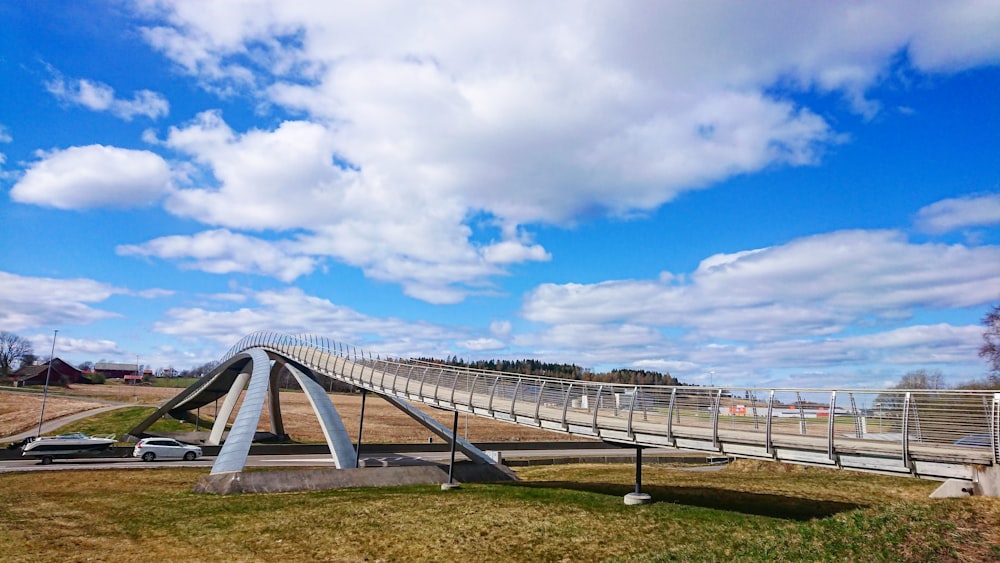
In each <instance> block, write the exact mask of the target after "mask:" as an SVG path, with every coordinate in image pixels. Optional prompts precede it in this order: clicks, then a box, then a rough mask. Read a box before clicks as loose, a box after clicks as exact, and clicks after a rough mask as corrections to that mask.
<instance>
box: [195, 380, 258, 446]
mask: <svg viewBox="0 0 1000 563" xmlns="http://www.w3.org/2000/svg"><path fill="white" fill-rule="evenodd" d="M247 381H250V372H246V371H244V372H242V373H240V374H239V375H238V376H236V380H235V381H233V385H232V386H231V387H230V388H229V393H227V394H226V400H225V401H223V402H222V410H221V411H218V412H216V413H215V423H214V424H213V425H212V432H211V434H209V436H208V441H207V442H205V443H206V444H208V445H210V446H218V445H219V444H220V443H221V442H222V433H223V432H225V431H226V424H228V423H229V417H230V416H231V415H232V414H233V408H235V407H236V401H237V400H239V398H240V393H242V392H243V388H244V387H246V384H247Z"/></svg>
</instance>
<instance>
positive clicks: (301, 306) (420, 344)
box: [153, 288, 468, 357]
mask: <svg viewBox="0 0 1000 563" xmlns="http://www.w3.org/2000/svg"><path fill="white" fill-rule="evenodd" d="M249 297H250V302H251V303H250V304H248V305H246V306H241V307H239V308H238V309H225V308H224V306H223V304H222V303H219V304H217V306H216V307H214V308H212V309H206V308H203V307H191V308H184V307H177V308H173V309H171V310H169V311H167V313H166V316H165V318H164V319H163V320H160V321H157V322H155V323H154V324H153V330H154V331H155V332H158V333H161V334H169V335H174V336H177V337H178V338H180V339H182V340H190V341H192V342H202V343H203V342H205V341H210V342H215V343H218V344H219V345H220V346H231V345H232V344H235V343H236V342H237V341H238V340H239V339H240V338H242V337H243V336H245V335H247V334H249V333H251V332H253V331H256V330H275V331H281V332H286V333H289V334H303V333H309V334H322V335H324V336H325V337H328V338H331V339H333V340H335V341H337V342H340V343H341V344H348V345H364V346H365V348H366V349H370V351H371V352H372V353H373V354H374V353H381V354H391V355H394V356H405V357H409V356H421V355H423V356H428V355H433V356H437V355H440V354H441V351H442V350H443V349H447V348H448V346H449V345H450V343H451V342H453V341H455V340H458V339H467V338H468V335H466V334H463V333H461V332H457V331H455V330H453V329H449V328H446V327H442V326H439V325H434V324H430V323H424V322H407V321H403V320H400V319H395V318H376V317H370V316H367V315H364V314H361V313H359V312H357V311H356V310H354V309H352V308H350V307H345V306H342V305H336V304H334V303H331V302H330V301H328V300H326V299H323V298H320V297H315V296H311V295H307V294H306V293H305V292H303V291H302V290H300V289H298V288H287V289H283V290H280V291H261V292H255V293H252V294H251V295H249Z"/></svg>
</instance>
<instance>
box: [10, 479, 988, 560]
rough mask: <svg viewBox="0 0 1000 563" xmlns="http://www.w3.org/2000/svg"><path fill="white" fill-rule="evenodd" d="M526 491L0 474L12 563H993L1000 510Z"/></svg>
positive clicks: (605, 483) (748, 494)
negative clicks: (632, 502)
mask: <svg viewBox="0 0 1000 563" xmlns="http://www.w3.org/2000/svg"><path fill="white" fill-rule="evenodd" d="M518 473H519V474H520V476H521V477H522V479H523V481H522V482H520V483H517V484H503V485H499V484H497V485H490V484H471V485H470V484H467V485H464V486H463V488H462V489H461V490H457V491H450V492H443V491H441V490H440V489H439V488H438V487H432V486H415V487H399V488H387V489H351V490H342V491H330V492H311V493H284V494H273V495H245V496H227V497H219V496H207V495H197V494H194V493H192V492H190V491H191V488H192V486H193V484H194V483H195V482H196V481H197V480H198V478H199V477H200V476H201V475H203V474H205V471H204V470H196V469H179V468H163V469H155V470H151V469H145V470H135V471H79V472H75V471H65V472H45V473H19V474H18V473H7V474H0V524H2V525H0V544H2V545H3V546H4V552H3V556H2V558H3V559H4V560H5V561H38V560H47V561H85V560H101V561H140V560H142V561H330V560H336V561H345V560H346V561H361V560H395V561H468V560H483V561H560V560H567V561H598V560H609V559H617V560H629V561H995V560H997V559H998V558H1000V528H998V527H997V526H996V523H997V522H1000V499H984V498H969V499H958V500H935V501H931V500H929V499H927V495H928V494H929V493H930V491H932V490H933V489H934V487H935V486H936V483H933V482H927V481H917V480H912V479H904V478H891V477H878V476H872V475H863V474H858V473H852V472H844V471H840V472H836V471H828V470H818V469H809V470H805V469H801V468H788V467H787V466H779V465H767V464H765V465H763V466H758V465H755V464H743V463H737V464H736V465H735V466H734V467H731V468H727V469H725V470H723V471H720V472H714V473H699V472H691V471H682V470H678V469H673V468H667V467H661V466H648V467H647V468H646V470H645V482H646V486H645V491H646V492H648V493H650V494H651V495H652V496H653V498H654V499H655V501H656V502H655V503H653V504H651V505H647V506H639V507H627V506H625V505H624V504H623V502H622V496H623V495H624V494H625V493H626V492H629V491H630V490H631V487H632V486H631V478H632V467H631V466H630V465H573V466H545V467H534V468H524V469H522V470H521V471H519V472H518Z"/></svg>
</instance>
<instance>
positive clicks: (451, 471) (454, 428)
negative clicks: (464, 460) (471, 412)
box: [441, 411, 461, 491]
mask: <svg viewBox="0 0 1000 563" xmlns="http://www.w3.org/2000/svg"><path fill="white" fill-rule="evenodd" d="M457 441H458V411H455V419H454V421H453V422H452V424H451V461H449V462H448V482H447V483H441V490H442V491H450V490H452V489H459V488H461V485H459V484H458V483H456V482H455V442H457Z"/></svg>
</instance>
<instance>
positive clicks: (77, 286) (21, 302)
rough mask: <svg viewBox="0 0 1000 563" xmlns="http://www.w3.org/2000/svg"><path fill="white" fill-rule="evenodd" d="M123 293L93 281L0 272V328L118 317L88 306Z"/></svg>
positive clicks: (19, 327) (32, 326)
mask: <svg viewBox="0 0 1000 563" xmlns="http://www.w3.org/2000/svg"><path fill="white" fill-rule="evenodd" d="M122 293H126V290H124V289H121V288H116V287H114V286H111V285H108V284H105V283H101V282H98V281H94V280H89V279H83V278H75V279H57V278H40V277H31V276H21V275H17V274H11V273H8V272H0V326H3V327H4V330H10V331H18V330H26V329H32V328H36V327H39V326H60V325H80V324H91V323H94V322H97V321H99V320H102V319H107V318H111V317H117V316H120V315H118V314H117V313H115V312H112V311H108V310H105V309H98V308H94V307H93V306H91V304H94V303H101V302H104V301H107V300H108V298H110V297H111V296H112V295H116V294H122Z"/></svg>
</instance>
